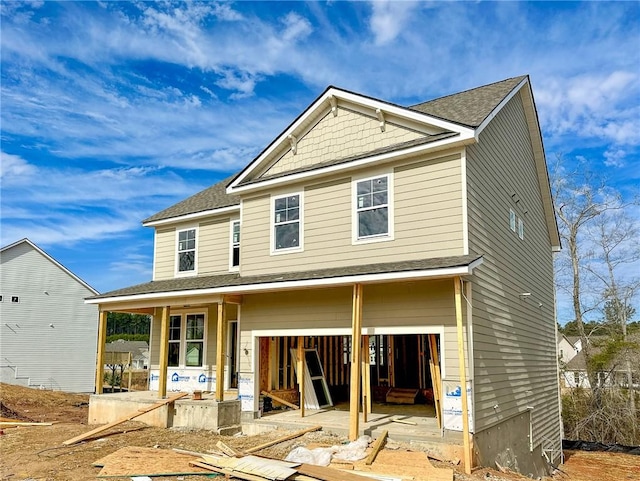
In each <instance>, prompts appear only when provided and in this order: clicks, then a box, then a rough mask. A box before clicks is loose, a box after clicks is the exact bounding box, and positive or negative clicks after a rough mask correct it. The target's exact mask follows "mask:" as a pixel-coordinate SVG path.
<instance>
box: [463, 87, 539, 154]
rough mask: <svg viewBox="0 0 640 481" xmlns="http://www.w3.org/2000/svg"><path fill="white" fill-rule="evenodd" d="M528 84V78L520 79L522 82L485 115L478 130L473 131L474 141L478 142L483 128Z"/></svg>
mask: <svg viewBox="0 0 640 481" xmlns="http://www.w3.org/2000/svg"><path fill="white" fill-rule="evenodd" d="M527 83H529V79H528V78H524V79H522V81H521V82H520V83H519V84H518V85H516V86H515V87H514V88H513V90H511V92H509V95H507V96H506V97H505V98H503V99H502V102H500V103H499V104H498V105H497V106H496V108H495V109H493V111H492V112H491V113H490V114H489V115H487V118H486V119H484V120H483V121H482V123H481V124H480V125H479V126H478V128H477V129H476V131H475V137H476V140H477V141H478V142H479V141H480V140H479V139H478V137H479V135H480V133H481V132H482V131H483V130H484V129H485V127H486V126H487V125H489V123H491V121H492V120H493V118H494V117H495V116H496V115H498V113H499V112H500V111H501V110H502V108H503V107H504V106H505V105H507V104H508V103H509V100H511V99H512V98H513V97H514V96H515V95H516V94H517V93H518V92H520V89H521V88H522V87H523V86H524V85H525V84H527Z"/></svg>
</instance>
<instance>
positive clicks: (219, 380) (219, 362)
mask: <svg viewBox="0 0 640 481" xmlns="http://www.w3.org/2000/svg"><path fill="white" fill-rule="evenodd" d="M224 310H225V301H224V299H222V300H220V302H218V319H217V321H218V324H217V328H218V330H217V338H216V401H218V402H220V401H224V359H225V356H224V345H225V342H224V336H225V331H226V330H225V324H226V322H225V319H224Z"/></svg>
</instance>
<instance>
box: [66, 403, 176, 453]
mask: <svg viewBox="0 0 640 481" xmlns="http://www.w3.org/2000/svg"><path fill="white" fill-rule="evenodd" d="M187 395H188V393H186V392H183V393H178V394H176V395H174V396H172V397H170V398H168V399H163V400H162V401H160V402H157V403H155V404H153V405H151V406H149V407H147V408H144V409H140V410H138V411H136V412H134V413H131V414H128V415H127V416H125V417H123V418H120V419H118V420H117V421H114V422H112V423H108V424H105V425H103V426H100V427H98V428H96V429H92V430H91V431H89V432H86V433H84V434H81V435H80V436H76V437H75V438H71V439H67V440H66V441H64V442H63V443H62V444H63V445H65V446H69V445H70V444H75V443H79V442H80V441H84V440H85V439H88V438H90V437H91V436H93V435H94V434H98V433H101V432H103V431H106V430H107V429H109V428H112V427H114V426H117V425H119V424H122V423H125V422H127V421H131V420H132V419H135V418H137V417H139V416H142V415H143V414H146V413H148V412H150V411H153V410H154V409H158V408H159V407H162V406H164V405H165V404H170V403H172V402H174V401H176V400H178V399H180V398H183V397H185V396H187Z"/></svg>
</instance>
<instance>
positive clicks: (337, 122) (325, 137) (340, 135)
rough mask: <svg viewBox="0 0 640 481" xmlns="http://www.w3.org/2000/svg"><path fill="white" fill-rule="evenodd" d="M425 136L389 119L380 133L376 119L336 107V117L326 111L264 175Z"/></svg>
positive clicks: (362, 152)
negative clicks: (292, 149)
mask: <svg viewBox="0 0 640 481" xmlns="http://www.w3.org/2000/svg"><path fill="white" fill-rule="evenodd" d="M424 136H425V135H424V134H422V133H419V132H415V131H413V130H410V129H407V128H404V127H399V126H397V125H394V124H392V123H389V122H387V123H386V126H385V131H384V132H381V131H380V123H379V122H378V120H377V119H375V118H373V117H369V116H366V115H363V114H360V113H356V112H352V111H350V110H345V109H342V108H339V109H338V115H337V116H335V117H334V116H333V114H332V113H331V112H329V113H327V114H326V115H325V116H324V117H323V118H322V119H321V120H320V121H319V122H318V123H317V124H316V125H315V127H314V128H313V129H312V130H310V131H309V132H308V133H307V134H306V135H305V136H304V137H302V138H300V139H298V141H297V146H296V153H295V155H294V154H293V152H292V151H291V149H289V150H288V151H287V152H286V153H285V154H284V155H283V156H282V157H281V158H280V160H278V161H277V162H276V163H275V164H274V165H273V166H271V167H270V168H269V169H268V170H267V171H266V172H265V174H264V175H265V176H269V175H273V174H279V173H281V172H287V171H290V170H293V169H298V168H302V167H308V166H310V165H314V164H320V163H322V162H326V161H330V160H335V159H342V158H346V157H351V156H354V155H359V154H365V153H367V152H371V151H372V150H375V149H379V148H382V147H388V146H391V145H395V144H399V143H401V142H406V141H409V140H414V139H417V138H420V137H424Z"/></svg>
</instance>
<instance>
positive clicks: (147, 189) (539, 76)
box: [0, 1, 640, 321]
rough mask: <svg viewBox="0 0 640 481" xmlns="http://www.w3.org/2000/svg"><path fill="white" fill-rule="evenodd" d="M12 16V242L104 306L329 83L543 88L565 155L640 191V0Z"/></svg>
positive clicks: (399, 97)
mask: <svg viewBox="0 0 640 481" xmlns="http://www.w3.org/2000/svg"><path fill="white" fill-rule="evenodd" d="M1 9H2V30H1V42H2V43H1V55H2V87H1V88H2V90H1V99H0V100H1V107H0V114H1V122H2V139H1V140H2V146H1V151H2V153H1V155H2V159H1V175H2V177H1V182H2V184H1V186H2V197H1V208H2V211H1V215H2V224H1V242H0V244H2V245H6V244H9V243H11V242H14V241H16V240H18V239H21V238H23V237H28V238H30V239H31V240H32V241H34V242H35V243H36V244H38V245H39V246H40V247H42V248H43V249H45V250H46V251H47V252H48V253H50V254H51V255H52V256H53V257H55V258H56V259H57V260H58V261H60V262H61V263H62V264H64V265H65V266H66V267H68V268H69V269H71V270H72V271H73V272H74V273H76V274H77V275H79V276H80V277H81V278H83V279H84V280H85V281H87V282H88V283H89V284H91V285H92V286H93V287H95V288H96V289H98V290H99V291H101V292H104V291H107V290H111V289H116V288H120V287H124V286H128V285H131V284H136V283H139V282H145V281H147V280H150V279H151V266H152V253H153V231H152V229H150V228H144V227H142V226H141V223H140V222H141V220H142V219H144V218H146V217H148V216H150V215H152V214H154V213H156V212H158V211H160V210H162V209H164V208H166V207H168V206H170V205H172V204H174V203H176V202H178V201H179V200H182V199H184V198H185V197H188V196H189V195H192V194H194V193H196V192H198V191H199V190H201V189H203V188H206V187H208V186H209V185H211V184H213V183H215V182H216V181H218V180H220V179H222V178H224V177H226V176H228V175H229V174H230V173H233V172H235V171H237V170H238V169H240V168H241V167H243V166H244V165H245V164H246V163H248V162H249V161H250V160H252V159H253V157H254V156H255V155H256V154H257V153H258V152H260V151H261V150H262V148H263V147H265V146H266V145H267V144H268V143H269V142H270V141H271V140H272V139H273V138H274V137H275V136H277V135H278V134H279V133H280V132H281V130H282V129H283V128H284V127H286V126H287V125H288V124H289V123H290V122H291V121H292V120H293V119H294V118H295V117H296V116H297V115H298V114H299V113H300V112H301V111H302V110H303V109H304V108H305V107H306V106H307V105H308V104H309V103H310V102H311V101H312V100H313V99H315V97H316V96H317V95H319V94H320V93H321V92H322V91H323V90H324V89H325V88H326V86H327V85H335V86H338V87H341V88H345V89H348V90H353V91H357V92H360V93H363V94H366V95H369V96H373V97H377V98H382V99H384V100H387V101H391V102H395V103H399V104H403V105H409V104H413V103H417V102H420V101H424V100H429V99H432V98H435V97H439V96H442V95H446V94H449V93H454V92H457V91H461V90H464V89H468V88H472V87H476V86H479V85H483V84H487V83H491V82H494V81H498V80H502V79H505V78H508V77H513V76H517V75H522V74H530V76H531V81H532V86H533V90H534V96H535V99H536V103H537V108H538V114H539V117H540V122H541V127H542V133H543V137H544V142H545V148H546V153H547V158H548V159H552V158H554V157H555V156H556V154H563V155H564V156H565V158H566V159H567V162H571V161H572V159H577V158H580V157H584V158H586V159H588V161H589V163H590V165H591V166H592V168H593V169H594V170H595V171H597V172H602V173H604V174H606V176H607V177H608V179H609V182H610V184H611V185H612V186H614V187H616V188H617V189H619V190H620V191H622V192H623V194H624V195H626V196H629V195H631V191H632V190H633V189H634V188H636V189H637V186H638V184H639V177H640V169H639V168H638V165H639V162H638V157H639V147H638V146H639V144H640V101H639V100H640V52H639V51H640V4H639V3H638V2H612V3H608V2H589V3H573V2H566V3H561V2H549V3H545V2H533V3H525V2H477V3H471V2H455V3H454V2H418V3H415V2H375V3H368V2H354V3H346V2H327V3H319V2H311V3H298V2H282V3H280V2H255V3H254V2H238V3H215V2H206V3H197V2H190V3H151V2H131V3H129V2H98V3H92V2H63V3H52V2H5V1H3V2H2V5H1ZM634 215H635V216H636V219H637V218H640V216H639V215H637V212H634ZM561 321H562V319H561Z"/></svg>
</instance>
